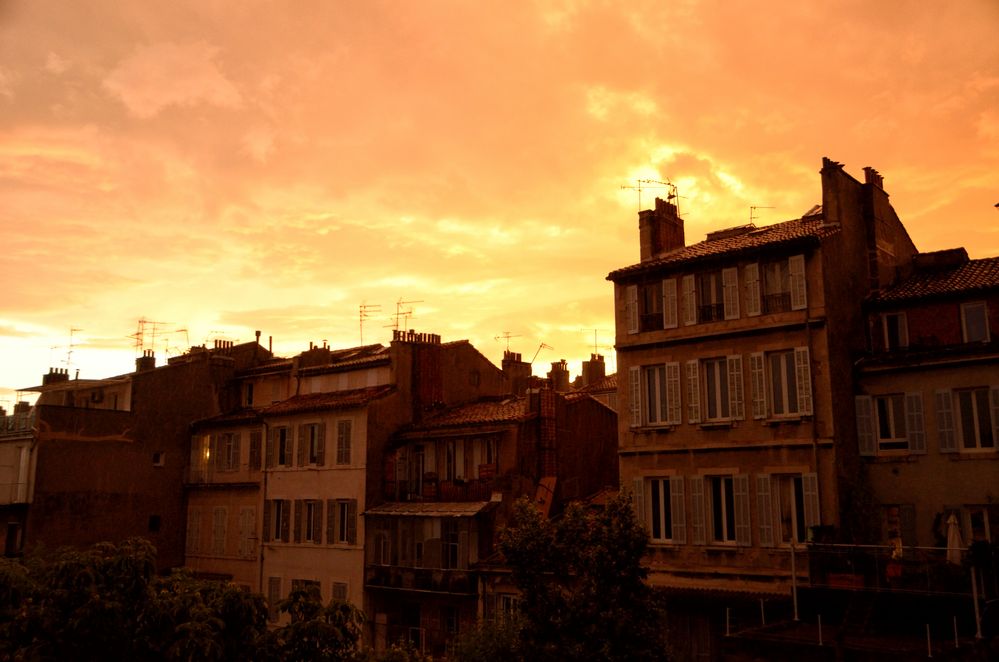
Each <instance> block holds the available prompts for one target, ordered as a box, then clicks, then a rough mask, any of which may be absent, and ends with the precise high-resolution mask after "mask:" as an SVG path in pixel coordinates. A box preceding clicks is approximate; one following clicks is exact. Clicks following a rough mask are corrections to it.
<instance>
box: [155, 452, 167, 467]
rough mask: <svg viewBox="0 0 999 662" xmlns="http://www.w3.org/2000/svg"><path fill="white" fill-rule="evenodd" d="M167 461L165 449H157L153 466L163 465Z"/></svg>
mask: <svg viewBox="0 0 999 662" xmlns="http://www.w3.org/2000/svg"><path fill="white" fill-rule="evenodd" d="M165 462H166V453H164V452H163V451H156V452H155V453H153V466H154V467H162V466H163V465H164V464H165Z"/></svg>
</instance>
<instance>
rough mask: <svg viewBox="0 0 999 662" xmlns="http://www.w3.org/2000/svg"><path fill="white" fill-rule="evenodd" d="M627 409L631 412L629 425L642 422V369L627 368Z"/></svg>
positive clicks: (636, 425)
mask: <svg viewBox="0 0 999 662" xmlns="http://www.w3.org/2000/svg"><path fill="white" fill-rule="evenodd" d="M628 410H629V411H630V413H631V427H633V428H636V427H638V426H640V425H641V424H642V369H641V368H640V367H638V366H632V367H630V368H628Z"/></svg>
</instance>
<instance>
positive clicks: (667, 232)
mask: <svg viewBox="0 0 999 662" xmlns="http://www.w3.org/2000/svg"><path fill="white" fill-rule="evenodd" d="M638 232H639V235H640V239H639V241H640V244H641V249H642V262H646V261H647V260H651V259H653V258H656V257H659V256H660V255H665V254H666V253H669V252H670V251H674V250H677V249H678V248H683V246H684V236H683V219H682V218H680V215H679V213H678V212H677V209H676V205H674V204H673V203H672V202H667V201H665V200H663V199H661V198H656V208H655V209H643V210H642V211H640V212H638Z"/></svg>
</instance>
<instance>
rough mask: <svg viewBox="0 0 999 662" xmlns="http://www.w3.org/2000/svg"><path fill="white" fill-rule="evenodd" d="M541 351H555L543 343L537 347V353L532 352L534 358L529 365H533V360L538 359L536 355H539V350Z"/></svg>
mask: <svg viewBox="0 0 999 662" xmlns="http://www.w3.org/2000/svg"><path fill="white" fill-rule="evenodd" d="M543 349H555V348H554V347H552V346H551V345H547V344H545V343H541V344H540V345H538V351H536V352H534V358H532V359H531V365H534V359H536V358H538V354H540V353H541V350H543Z"/></svg>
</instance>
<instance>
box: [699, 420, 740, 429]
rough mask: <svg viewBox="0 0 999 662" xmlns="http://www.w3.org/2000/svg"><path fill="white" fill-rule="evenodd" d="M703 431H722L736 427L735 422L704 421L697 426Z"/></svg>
mask: <svg viewBox="0 0 999 662" xmlns="http://www.w3.org/2000/svg"><path fill="white" fill-rule="evenodd" d="M697 427H698V428H700V429H701V430H721V429H725V428H732V427H735V422H734V421H704V422H703V423H701V424H699V425H698V426H697Z"/></svg>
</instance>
